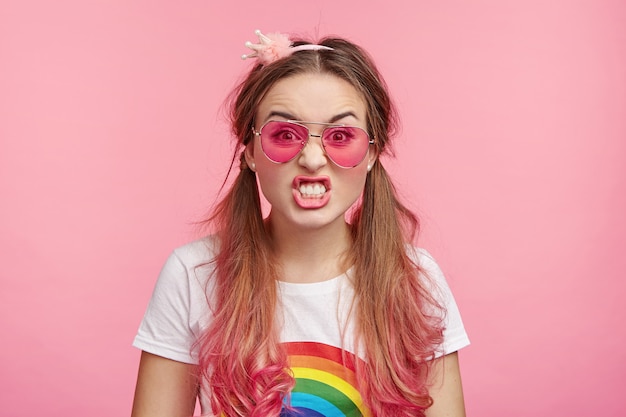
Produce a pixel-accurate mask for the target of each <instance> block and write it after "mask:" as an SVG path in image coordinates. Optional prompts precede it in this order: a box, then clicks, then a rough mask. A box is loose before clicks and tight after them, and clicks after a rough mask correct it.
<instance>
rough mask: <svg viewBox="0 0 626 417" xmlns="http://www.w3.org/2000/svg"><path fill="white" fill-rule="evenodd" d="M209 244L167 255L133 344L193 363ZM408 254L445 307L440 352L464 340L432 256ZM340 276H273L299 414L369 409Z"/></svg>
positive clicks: (205, 308) (205, 316) (348, 290)
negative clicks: (311, 279)
mask: <svg viewBox="0 0 626 417" xmlns="http://www.w3.org/2000/svg"><path fill="white" fill-rule="evenodd" d="M214 248H215V247H214V241H213V240H212V239H211V238H205V239H201V240H198V241H195V242H192V243H189V244H187V245H185V246H182V247H180V248H178V249H176V250H175V251H174V252H173V253H172V254H171V255H170V257H169V258H168V260H167V262H166V263H165V265H164V267H163V269H162V271H161V274H160V275H159V279H158V281H157V283H156V286H155V289H154V293H153V294H152V298H151V300H150V303H149V305H148V308H147V310H146V313H145V316H144V318H143V321H142V322H141V325H140V327H139V331H138V333H137V336H136V337H135V340H134V343H133V345H134V346H135V347H137V348H139V349H141V350H144V351H146V352H149V353H152V354H155V355H159V356H163V357H165V358H168V359H172V360H176V361H180V362H185V363H190V364H197V363H198V357H197V352H195V351H193V346H194V343H195V341H196V340H197V339H198V337H199V336H200V335H201V333H202V332H203V330H204V329H206V327H207V326H208V323H209V320H210V309H209V307H210V306H209V304H208V303H209V302H210V296H209V297H208V298H207V295H206V294H209V295H210V293H211V287H212V282H211V281H208V280H207V278H208V277H209V276H210V275H211V272H212V270H213V264H212V263H211V262H212V260H213V257H214V255H213V254H214ZM414 255H415V257H416V259H417V262H419V264H420V265H421V266H422V267H423V268H424V270H425V271H426V272H427V273H428V275H429V276H430V278H431V280H432V283H434V284H435V285H436V288H432V291H433V295H434V296H435V297H436V298H437V300H438V301H439V302H440V303H441V304H442V305H443V306H444V307H445V309H446V312H447V313H446V318H445V330H444V342H443V345H442V346H441V349H440V352H441V353H440V354H448V353H452V352H455V351H457V350H459V349H461V348H462V347H465V346H467V345H468V344H469V339H468V337H467V333H466V332H465V328H464V327H463V322H462V320H461V316H460V314H459V310H458V308H457V305H456V302H455V301H454V298H453V296H452V293H451V292H450V288H449V287H448V284H447V283H446V280H445V278H444V276H443V274H442V272H441V270H440V269H439V267H438V266H437V264H436V263H435V261H434V260H433V259H432V257H431V256H430V255H429V254H428V253H427V252H426V251H424V250H421V249H417V250H415V251H414ZM414 259H415V258H414ZM347 274H350V271H348V272H347V273H346V274H342V275H340V276H338V277H336V278H333V279H330V280H327V281H322V282H316V283H310V284H293V283H287V282H282V281H277V286H278V294H279V300H280V306H279V308H278V315H279V316H278V317H277V318H278V319H279V322H282V327H281V342H282V343H284V344H285V347H286V348H287V353H288V358H289V364H290V367H291V370H292V372H293V374H294V377H295V379H296V386H295V388H294V390H293V391H292V393H291V396H290V402H291V405H292V407H294V408H295V409H297V410H298V411H299V412H300V413H301V414H298V415H303V416H307V415H310V416H320V415H322V416H343V415H355V416H360V415H363V416H367V415H370V414H369V411H368V410H367V409H366V408H365V407H364V406H363V403H362V399H361V396H360V394H359V392H358V391H357V389H356V388H355V387H356V378H355V374H354V370H355V367H354V365H355V362H356V361H359V360H361V359H359V355H358V352H356V351H355V347H354V346H353V340H352V337H351V335H352V334H353V331H354V323H353V321H352V320H349V309H350V305H351V301H352V298H353V295H354V292H353V289H352V286H351V285H350V281H349V279H348V276H347ZM207 300H208V301H207ZM342 349H343V350H342ZM345 352H348V353H347V354H346V353H345ZM201 403H202V404H203V412H208V411H209V408H206V404H207V401H206V399H205V398H204V399H203V398H201ZM283 416H287V414H283Z"/></svg>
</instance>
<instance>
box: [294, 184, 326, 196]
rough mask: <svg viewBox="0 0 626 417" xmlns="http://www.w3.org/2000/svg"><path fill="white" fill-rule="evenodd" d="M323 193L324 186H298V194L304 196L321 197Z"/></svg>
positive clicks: (324, 190)
mask: <svg viewBox="0 0 626 417" xmlns="http://www.w3.org/2000/svg"><path fill="white" fill-rule="evenodd" d="M325 192H326V187H324V184H300V193H301V194H304V195H322V194H324V193H325Z"/></svg>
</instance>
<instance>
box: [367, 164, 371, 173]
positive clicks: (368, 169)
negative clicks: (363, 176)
mask: <svg viewBox="0 0 626 417" xmlns="http://www.w3.org/2000/svg"><path fill="white" fill-rule="evenodd" d="M371 170H372V165H371V164H370V165H368V166H367V172H370V171H371Z"/></svg>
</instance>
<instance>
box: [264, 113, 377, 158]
mask: <svg viewBox="0 0 626 417" xmlns="http://www.w3.org/2000/svg"><path fill="white" fill-rule="evenodd" d="M272 122H283V123H289V124H293V125H296V126H300V127H303V128H305V129H306V130H307V132H308V135H307V139H306V141H304V143H302V147H301V148H300V150H299V151H298V152H296V154H295V155H294V156H292V157H291V158H289V159H288V160H286V161H283V162H280V161H275V160H273V159H272V158H270V157H269V156H268V155H267V153H266V152H265V149H264V148H263V140H261V149H262V150H263V153H264V154H265V156H266V157H267V159H269V160H270V161H272V162H274V163H276V164H285V163H287V162H289V161H292V160H293V159H294V158H296V157H297V156H298V155H300V153H301V152H302V151H303V150H304V148H305V147H306V145H307V144H308V143H309V139H310V138H311V137H314V138H320V139H321V138H322V137H323V136H324V131H325V130H326V129H328V128H333V127H351V128H354V129H360V130H362V131H363V132H364V133H365V135H366V136H367V144H368V148H369V145H373V144H374V139H373V138H372V137H370V135H369V133H367V130H365V129H363V128H362V127H358V126H352V125H346V124H341V123H324V122H308V121H304V120H268V121H267V122H265V123H263V126H261V128H260V129H259V130H258V131H257V130H256V129H255V128H254V125H253V126H252V133H254V135H255V136H258V137H259V138H260V137H261V132H262V131H263V128H264V127H265V126H266V125H267V124H269V123H272ZM306 125H317V126H324V129H323V130H322V131H321V132H320V134H319V135H317V134H314V133H311V129H309V128H308V126H306ZM321 142H322V149H324V154H325V155H326V156H327V157H328V159H330V160H331V161H332V162H333V164H335V165H337V166H338V167H340V168H345V169H350V168H354V167H355V166H357V165H359V164H360V163H361V162H363V160H364V159H365V157H366V156H367V152H365V153H364V154H363V158H361V159H360V160H359V162H357V163H356V164H354V165H352V166H343V165H339V164H338V163H337V162H335V160H334V159H333V157H332V156H330V154H329V153H328V151H327V150H326V144H325V143H324V141H323V140H322V141H321Z"/></svg>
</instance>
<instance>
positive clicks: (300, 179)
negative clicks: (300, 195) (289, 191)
mask: <svg viewBox="0 0 626 417" xmlns="http://www.w3.org/2000/svg"><path fill="white" fill-rule="evenodd" d="M309 183H321V184H324V187H326V191H327V192H328V191H330V178H328V177H307V176H305V175H298V176H297V177H295V178H294V179H293V182H292V184H293V188H294V189H295V190H299V189H300V185H302V184H309Z"/></svg>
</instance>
